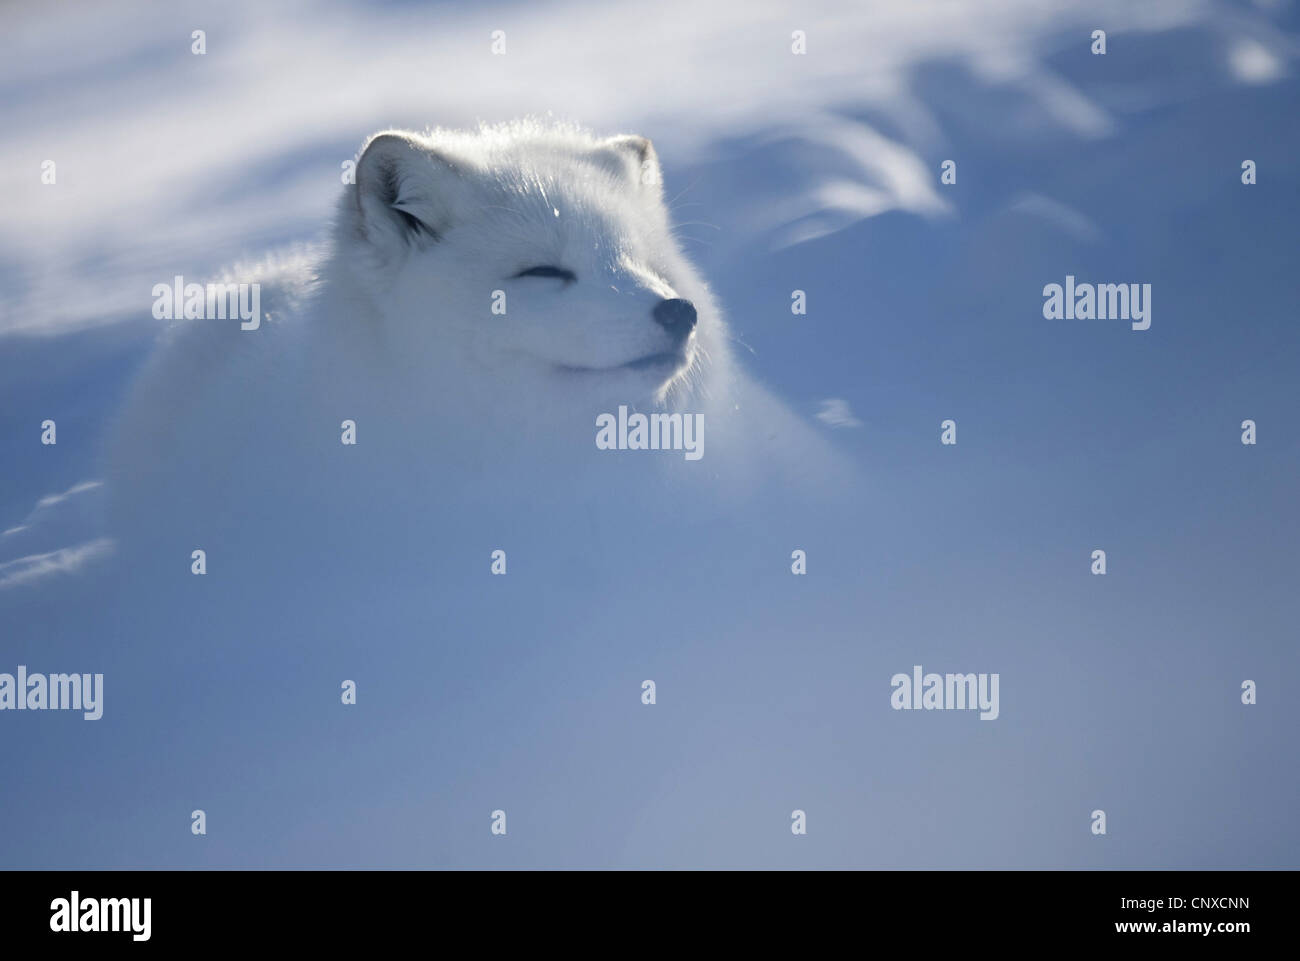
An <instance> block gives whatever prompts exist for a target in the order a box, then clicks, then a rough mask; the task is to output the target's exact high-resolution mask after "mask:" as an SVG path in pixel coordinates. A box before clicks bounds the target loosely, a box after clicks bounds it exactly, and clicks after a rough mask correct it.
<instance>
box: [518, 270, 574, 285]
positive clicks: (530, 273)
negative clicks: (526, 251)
mask: <svg viewBox="0 0 1300 961" xmlns="http://www.w3.org/2000/svg"><path fill="white" fill-rule="evenodd" d="M515 276H516V277H558V278H559V279H560V280H562V281H564V282H565V283H566V284H568V283H572V282H573V281H575V280H577V279H578V277H577V275H576V274H574V272H573V271H572V270H565V269H564V268H563V267H529V268H528V269H527V270H521V271H519V273H517V274H515Z"/></svg>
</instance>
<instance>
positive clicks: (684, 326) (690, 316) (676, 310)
mask: <svg viewBox="0 0 1300 961" xmlns="http://www.w3.org/2000/svg"><path fill="white" fill-rule="evenodd" d="M654 316H655V320H657V321H659V323H661V324H663V325H664V327H665V328H666V329H667V331H668V333H670V334H675V335H676V336H677V337H678V338H679V339H681V340H685V339H686V338H687V337H689V336H690V335H691V331H692V330H694V329H695V320H696V317H695V305H694V304H693V303H691V302H690V301H689V300H682V299H681V298H680V297H674V298H673V299H672V300H661V301H659V303H657V304H655V309H654Z"/></svg>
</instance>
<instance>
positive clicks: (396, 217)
mask: <svg viewBox="0 0 1300 961" xmlns="http://www.w3.org/2000/svg"><path fill="white" fill-rule="evenodd" d="M356 181H357V182H356V199H357V213H358V215H359V218H360V227H361V233H362V235H363V236H364V237H365V238H366V240H368V241H369V242H370V243H371V244H373V245H374V246H375V247H377V248H389V249H395V248H400V247H404V246H414V247H425V246H428V245H429V244H433V243H437V242H438V240H439V239H440V238H441V236H442V233H443V232H444V231H445V230H446V229H447V228H448V227H449V226H450V225H451V223H452V199H453V197H454V194H455V191H456V190H457V189H458V188H459V186H460V174H459V173H458V171H457V167H456V165H455V164H454V163H452V162H451V161H450V160H449V159H447V158H446V157H444V156H443V155H441V154H440V153H438V152H437V151H436V150H435V149H434V148H433V147H432V146H430V144H429V143H428V142H426V141H425V140H424V139H423V138H420V137H417V136H414V135H412V134H406V133H381V134H376V135H375V136H374V137H371V138H370V141H369V142H368V143H367V144H366V148H365V150H364V151H363V152H362V154H361V160H360V161H359V162H358V163H357V175H356Z"/></svg>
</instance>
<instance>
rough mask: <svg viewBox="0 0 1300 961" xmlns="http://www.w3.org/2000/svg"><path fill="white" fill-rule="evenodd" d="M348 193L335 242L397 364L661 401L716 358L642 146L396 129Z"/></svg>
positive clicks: (701, 292)
mask: <svg viewBox="0 0 1300 961" xmlns="http://www.w3.org/2000/svg"><path fill="white" fill-rule="evenodd" d="M355 181H356V182H355V186H354V187H353V188H351V189H350V196H345V197H344V200H343V216H342V218H341V221H340V227H341V229H342V231H343V236H342V243H341V244H340V246H341V248H342V249H343V250H344V251H346V254H345V256H346V258H348V259H350V260H352V261H353V263H352V265H351V266H352V268H353V274H354V276H355V277H356V278H357V279H358V281H359V282H360V283H359V286H361V287H362V288H363V289H364V291H365V292H366V295H368V297H369V298H370V300H371V301H372V304H371V306H372V307H373V308H374V312H375V313H376V314H377V315H378V316H379V318H380V322H381V323H383V324H384V327H385V331H384V333H385V336H386V337H387V338H389V340H390V342H392V343H395V344H398V345H400V349H401V351H402V352H403V353H409V354H410V355H411V356H413V357H416V358H418V357H420V356H432V355H438V356H441V357H442V358H443V359H444V361H447V360H453V359H454V361H455V362H459V363H464V364H470V365H474V366H478V367H482V368H486V369H487V370H489V371H490V372H494V373H495V374H497V375H498V376H500V377H532V378H537V377H540V378H545V379H547V380H548V381H553V382H554V383H553V384H552V385H551V386H553V387H554V386H560V385H564V384H568V385H569V386H571V387H573V388H574V389H577V390H584V391H587V392H588V393H590V392H591V391H596V392H598V393H599V394H601V395H604V396H608V397H609V398H611V399H615V400H627V401H631V402H660V403H662V402H665V401H666V400H669V399H670V398H671V397H672V396H673V394H674V392H675V391H680V390H684V389H685V388H686V387H687V386H688V385H689V384H690V382H691V381H692V380H693V379H696V378H698V377H699V375H700V370H701V367H702V366H703V365H705V364H708V363H711V362H712V361H714V360H716V355H717V354H719V353H720V347H719V345H718V343H717V342H718V340H719V338H720V337H721V326H720V325H721V321H720V320H719V319H718V317H717V316H716V311H715V310H714V308H713V306H712V303H711V300H710V297H709V293H708V290H707V288H706V287H705V285H704V284H703V282H702V281H701V280H699V278H698V277H697V276H696V274H695V271H694V270H693V269H692V267H691V265H690V264H689V263H688V262H687V261H686V259H685V258H684V257H683V255H682V254H681V252H680V251H679V250H678V245H677V242H676V240H675V238H674V237H673V235H672V230H671V227H670V224H669V217H668V211H667V208H666V206H665V203H664V198H663V187H662V176H661V172H660V166H659V160H658V157H657V156H656V153H655V150H654V147H653V146H652V145H651V143H650V141H649V140H647V139H646V138H644V137H639V136H616V137H610V138H607V139H597V138H595V137H593V136H591V135H589V134H586V133H583V132H580V131H577V130H573V129H569V128H552V127H541V126H533V125H526V124H525V125H520V124H516V125H512V126H508V127H500V128H485V129H483V130H480V131H478V132H474V133H457V132H434V133H431V134H428V135H417V134H412V133H405V132H395V131H390V132H385V133H380V134H376V135H375V136H373V137H372V138H371V139H370V140H369V141H368V142H367V144H366V146H365V148H364V150H363V152H362V154H361V158H360V160H359V161H358V163H357V166H356V177H355Z"/></svg>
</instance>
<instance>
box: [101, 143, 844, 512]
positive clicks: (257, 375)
mask: <svg viewBox="0 0 1300 961" xmlns="http://www.w3.org/2000/svg"><path fill="white" fill-rule="evenodd" d="M663 191H664V187H663V177H662V172H661V168H660V164H659V159H658V157H657V155H656V152H655V149H654V147H653V146H652V144H651V142H650V141H649V140H648V139H646V138H644V137H640V136H630V135H624V136H613V137H608V138H598V137H596V136H594V135H592V134H590V133H588V132H586V131H584V130H582V129H580V128H577V127H570V126H554V125H545V124H539V123H534V122H517V123H513V124H508V125H504V126H494V127H484V128H482V129H480V130H477V131H473V132H457V131H447V130H435V131H433V132H431V133H428V134H423V135H421V134H415V133H408V132H402V131H386V132H382V133H378V134H375V135H374V136H372V137H371V138H370V139H369V140H368V141H367V143H366V144H365V146H364V149H363V151H362V152H361V155H360V159H359V161H358V162H357V164H356V169H355V183H354V184H351V185H348V186H346V187H345V188H344V193H343V196H342V198H341V199H340V201H339V205H338V209H337V214H336V218H335V223H334V227H333V232H332V237H331V238H330V241H329V244H328V247H327V249H325V250H323V251H310V250H309V251H306V252H299V253H297V254H294V255H292V256H289V257H284V258H280V259H278V260H268V261H265V262H263V263H261V264H259V265H257V266H255V267H252V268H241V269H237V270H236V271H235V272H234V274H233V275H232V276H231V277H228V278H224V279H225V280H227V281H233V282H238V283H240V284H245V283H252V284H258V285H259V288H258V289H259V291H260V298H259V303H260V305H261V308H262V313H263V316H262V317H261V318H258V319H256V320H255V321H253V322H246V323H242V324H241V323H240V322H239V321H237V320H235V321H231V320H220V319H214V320H200V319H190V320H185V321H181V322H179V323H178V324H176V325H174V326H173V328H172V333H171V342H170V343H169V344H168V345H167V346H166V347H165V348H164V349H162V350H161V351H159V352H158V353H157V355H156V356H155V358H154V359H153V361H152V362H151V366H150V367H149V369H148V370H147V371H146V373H145V374H144V375H143V377H142V378H141V379H140V381H139V383H138V385H137V387H136V388H135V390H134V391H133V394H132V396H131V398H130V399H129V401H128V404H127V406H126V409H125V413H124V415H123V416H122V418H121V419H120V423H119V426H118V429H117V433H116V441H115V443H114V445H113V446H114V462H113V464H112V465H111V468H110V469H111V473H112V480H113V481H114V484H115V487H116V489H117V491H118V495H119V496H118V498H117V501H118V504H119V508H120V510H119V514H120V513H121V511H122V510H125V511H126V513H127V514H128V515H135V516H134V518H128V519H126V520H124V524H125V525H126V526H127V527H130V528H138V525H139V523H140V520H139V518H140V515H141V514H145V515H148V516H149V517H152V518H154V519H155V520H157V521H159V522H160V523H161V522H164V518H165V517H166V516H167V512H168V509H169V507H170V509H171V510H172V511H173V513H174V512H175V511H187V512H188V513H189V514H190V515H191V516H192V517H193V518H195V519H196V522H197V519H200V518H201V519H202V523H203V525H204V526H205V527H207V528H208V529H210V530H212V531H214V532H215V531H216V530H220V529H222V525H225V524H228V523H232V522H234V521H235V519H236V517H238V518H239V520H240V522H242V523H244V524H250V523H251V524H254V525H255V524H257V523H258V522H259V518H260V519H261V520H262V521H264V522H266V523H273V522H276V521H279V520H282V519H283V518H282V513H283V510H284V506H283V505H285V504H287V503H289V502H290V500H292V501H301V500H303V499H310V498H315V499H317V500H318V502H319V504H320V505H321V506H322V507H327V506H328V505H331V504H333V505H335V506H337V505H338V504H340V503H343V502H351V499H352V498H354V497H358V498H368V499H370V500H376V499H377V500H380V501H388V502H390V503H391V504H392V505H393V509H394V510H395V511H398V512H399V513H400V508H398V506H397V505H398V504H401V503H406V504H408V505H409V504H410V503H414V502H424V503H427V501H428V499H429V497H430V496H431V494H433V493H434V492H436V493H437V496H438V497H439V499H441V501H442V503H444V504H454V503H463V502H464V500H465V499H466V498H474V497H481V498H485V499H495V500H496V501H497V502H498V503H499V502H502V501H504V500H521V499H522V500H523V501H524V502H526V503H530V504H531V503H545V502H547V501H548V497H549V495H550V494H552V493H554V492H556V491H566V492H568V494H569V495H570V496H572V495H573V493H574V492H575V491H576V490H577V489H578V485H585V486H586V488H587V489H589V490H594V489H599V488H600V486H601V485H603V484H605V483H607V482H609V481H610V475H609V471H611V470H612V471H622V472H623V473H624V474H626V473H627V472H634V473H635V472H648V473H655V472H662V471H665V470H670V471H672V472H677V473H680V474H683V475H690V473H691V472H692V471H695V472H696V477H697V478H699V477H704V478H712V479H715V480H716V479H718V478H721V477H724V476H727V475H730V476H732V477H743V476H744V475H745V474H747V473H753V472H761V473H771V472H774V471H779V470H781V469H782V468H781V467H780V464H782V463H784V464H785V467H786V468H787V469H793V470H794V471H795V472H799V471H805V472H812V473H817V472H819V471H820V470H822V469H823V468H824V466H825V464H824V463H820V461H821V459H822V458H824V456H825V455H824V451H822V449H821V444H820V442H819V441H818V440H817V439H816V438H814V437H811V436H810V435H808V434H807V432H806V431H805V430H804V428H803V426H802V424H801V422H800V421H799V420H798V419H797V418H795V417H794V416H793V415H791V414H790V413H789V412H788V411H786V410H785V409H784V408H783V407H782V406H781V405H780V404H778V403H776V402H774V401H772V400H771V399H770V398H769V397H768V396H767V395H766V393H765V392H764V391H763V390H762V389H761V388H759V387H758V386H757V385H755V384H752V383H750V382H748V381H746V380H745V379H744V378H741V377H738V376H737V373H736V371H735V369H734V364H733V360H732V356H731V351H730V348H729V337H728V333H727V329H726V326H725V324H724V322H723V319H722V317H721V314H720V312H719V310H718V308H717V306H716V305H715V303H714V301H713V297H712V295H711V294H710V292H709V289H708V287H707V286H706V284H705V283H704V282H703V280H702V279H701V278H700V277H699V275H698V274H697V272H696V271H695V269H694V268H693V267H692V266H691V264H690V263H689V262H688V261H687V259H686V258H685V256H684V255H683V254H682V252H681V251H680V249H679V246H678V244H677V242H676V240H675V238H674V236H673V233H672V228H671V225H670V222H669V213H668V210H667V207H666V205H665V202H664V193H663ZM656 412H659V413H661V414H667V415H669V416H670V417H671V415H672V414H674V413H677V414H681V415H683V417H687V418H692V419H691V420H690V421H689V422H688V423H687V424H686V425H685V426H686V427H688V428H698V429H696V430H694V431H693V432H692V433H691V436H688V437H685V438H683V434H685V433H686V431H684V430H682V429H681V422H680V421H673V422H671V423H668V422H667V420H666V419H665V422H664V423H663V424H662V426H663V427H664V431H663V433H664V435H665V436H666V437H668V438H669V441H670V443H671V444H679V443H680V442H682V441H683V440H685V441H687V442H689V444H690V445H691V449H690V450H688V451H687V452H686V453H687V454H688V455H689V456H683V453H681V452H671V451H665V450H662V449H661V450H649V449H641V448H646V447H650V446H663V445H659V444H654V445H650V444H646V443H644V437H642V443H640V444H638V443H637V442H636V440H635V439H633V440H632V441H631V442H630V443H629V442H627V423H628V421H629V420H635V416H636V415H637V414H640V415H643V416H644V415H646V414H651V415H653V414H654V413H656ZM615 423H616V424H617V427H611V425H612V424H615ZM600 425H603V429H604V430H605V432H606V433H605V435H604V437H603V441H602V440H601V439H600V438H598V433H599V431H598V427H600ZM633 433H634V434H635V430H634V431H633ZM615 435H617V437H616V438H615ZM614 440H616V442H613V443H612V441H614ZM611 448H613V449H615V450H617V452H616V453H615V452H613V450H612V449H611ZM670 461H671V462H672V464H673V465H674V466H672V467H671V468H669V467H667V466H666V465H667V464H668V463H669V462H670ZM615 462H617V463H618V465H619V466H618V467H613V466H612V465H613V464H615ZM755 465H758V466H757V467H755ZM647 468H649V470H648V471H647ZM543 473H546V474H549V481H550V483H549V484H548V483H547V482H546V480H545V479H544V478H543V477H542V476H541V474H543ZM668 483H674V482H672V481H669V482H668ZM166 523H167V524H171V523H172V522H171V521H166Z"/></svg>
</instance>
